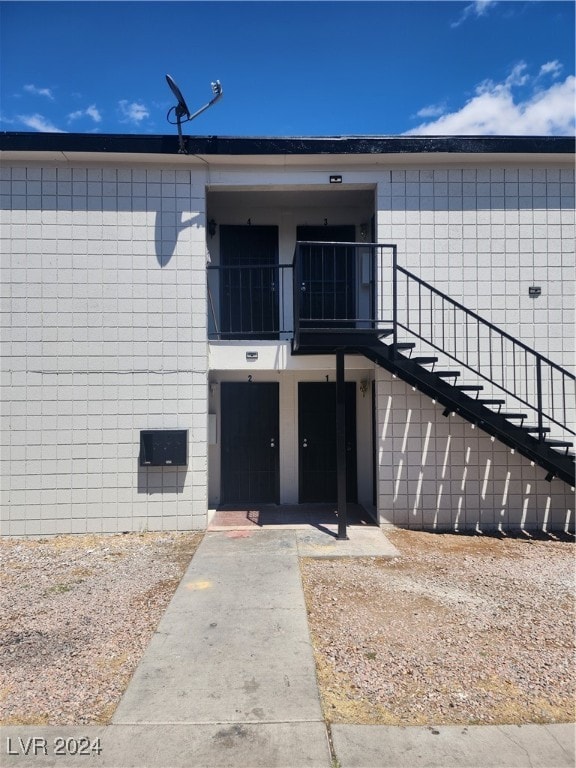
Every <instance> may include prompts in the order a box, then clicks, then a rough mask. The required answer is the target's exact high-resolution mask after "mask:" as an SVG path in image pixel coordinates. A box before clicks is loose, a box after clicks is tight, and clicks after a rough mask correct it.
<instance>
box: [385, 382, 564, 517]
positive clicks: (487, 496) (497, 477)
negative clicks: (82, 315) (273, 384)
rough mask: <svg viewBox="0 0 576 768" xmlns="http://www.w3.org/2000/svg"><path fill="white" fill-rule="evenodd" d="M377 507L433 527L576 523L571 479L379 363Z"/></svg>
mask: <svg viewBox="0 0 576 768" xmlns="http://www.w3.org/2000/svg"><path fill="white" fill-rule="evenodd" d="M376 387H377V389H376V391H377V411H378V421H377V430H376V443H377V454H378V463H379V473H378V499H377V504H378V515H379V522H380V523H381V524H382V525H397V526H400V527H408V528H416V529H422V528H426V529H432V530H453V531H461V530H478V531H481V532H484V531H489V530H518V529H526V530H568V529H570V530H572V531H573V530H574V519H575V515H574V506H575V505H574V501H575V500H574V494H573V492H572V491H571V490H570V488H569V487H568V486H567V485H566V483H564V482H562V481H561V480H558V479H554V480H553V481H552V482H551V483H549V482H547V481H546V479H545V474H546V473H545V471H544V470H543V469H542V468H540V467H534V466H532V464H531V462H530V461H528V460H527V459H525V458H524V457H523V456H520V455H519V454H517V453H514V452H512V451H511V449H510V448H508V447H506V446H505V445H503V444H502V443H500V442H498V441H497V440H492V438H491V437H489V436H488V435H487V434H486V433H485V432H482V431H481V430H479V429H478V428H474V427H473V426H472V425H471V424H469V423H468V422H467V421H465V420H464V419H462V418H460V417H459V416H455V415H451V416H449V417H444V416H443V415H442V413H443V408H442V407H441V406H438V405H436V404H434V403H433V402H432V400H431V399H430V398H428V397H426V396H425V395H422V394H421V393H419V392H416V391H414V390H413V389H412V387H411V386H409V385H408V384H406V383H405V382H403V381H401V380H400V379H396V378H393V377H392V376H391V375H390V374H388V373H387V372H386V371H384V370H382V369H377V370H376Z"/></svg>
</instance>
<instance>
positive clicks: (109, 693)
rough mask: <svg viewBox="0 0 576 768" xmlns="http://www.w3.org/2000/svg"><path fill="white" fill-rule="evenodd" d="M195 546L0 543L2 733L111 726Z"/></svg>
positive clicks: (183, 542)
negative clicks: (33, 727)
mask: <svg viewBox="0 0 576 768" xmlns="http://www.w3.org/2000/svg"><path fill="white" fill-rule="evenodd" d="M201 540H202V534H198V533H144V534H124V535H118V536H96V535H88V536H58V537H54V538H50V539H41V540H14V539H4V540H0V556H1V558H2V574H1V586H0V723H2V724H3V725H30V724H37V725H40V724H46V725H65V724H75V725H83V724H103V723H107V722H109V720H110V718H111V716H112V714H113V713H114V710H115V709H116V706H117V705H118V702H119V701H120V697H121V696H122V693H123V692H124V690H125V688H126V686H127V684H128V681H129V680H130V678H131V676H132V674H133V672H134V670H135V669H136V666H137V664H138V662H139V661H140V659H141V657H142V654H143V652H144V650H145V648H146V646H147V645H148V642H149V640H150V638H151V636H152V634H153V632H154V630H155V629H156V627H157V625H158V622H159V621H160V618H161V616H162V614H163V612H164V610H165V608H166V606H167V605H168V602H169V600H170V598H171V597H172V595H173V594H174V591H175V589H176V587H177V585H178V583H179V581H180V579H181V577H182V575H183V573H184V571H185V569H186V567H187V565H188V563H189V562H190V560H191V558H192V556H193V554H194V552H195V550H196V548H197V546H198V544H199V543H200V541H201Z"/></svg>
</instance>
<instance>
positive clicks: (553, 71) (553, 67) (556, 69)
mask: <svg viewBox="0 0 576 768" xmlns="http://www.w3.org/2000/svg"><path fill="white" fill-rule="evenodd" d="M561 71H562V64H560V62H559V61H558V60H557V59H555V60H554V61H547V62H546V64H542V66H541V67H540V72H539V73H538V75H539V76H541V77H544V75H552V77H558V76H559V75H560V72H561Z"/></svg>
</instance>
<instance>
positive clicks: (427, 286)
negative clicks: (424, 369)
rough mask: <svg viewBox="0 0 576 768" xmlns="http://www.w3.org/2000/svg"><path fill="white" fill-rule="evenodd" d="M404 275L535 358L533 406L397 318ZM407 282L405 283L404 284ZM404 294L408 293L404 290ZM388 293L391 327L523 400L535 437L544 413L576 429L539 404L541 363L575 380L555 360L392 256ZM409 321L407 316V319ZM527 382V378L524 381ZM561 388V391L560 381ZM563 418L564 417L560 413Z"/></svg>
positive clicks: (540, 434) (541, 430)
mask: <svg viewBox="0 0 576 768" xmlns="http://www.w3.org/2000/svg"><path fill="white" fill-rule="evenodd" d="M399 272H400V273H402V274H404V275H405V276H406V277H407V278H409V279H410V280H413V281H414V282H416V283H417V284H419V285H420V286H422V287H424V288H425V289H426V290H428V291H429V292H430V293H432V294H435V295H436V296H438V297H439V298H440V299H441V300H442V301H445V302H447V303H448V304H450V305H452V306H453V307H454V308H455V309H458V310H460V311H461V312H463V313H465V314H466V315H467V316H468V317H471V318H472V319H473V320H475V321H476V322H477V323H478V324H479V325H482V326H485V327H486V328H488V329H489V330H490V331H493V332H494V333H495V334H497V335H498V336H500V337H501V338H503V339H507V340H508V341H509V342H511V343H512V344H513V345H514V346H516V347H520V349H522V350H524V352H525V353H528V354H530V355H532V356H533V357H534V358H535V382H536V401H537V402H536V405H534V404H533V403H531V402H528V401H527V400H525V399H523V398H522V397H521V396H520V395H519V394H518V392H513V391H510V390H509V389H507V388H506V386H504V383H503V382H502V383H498V382H497V381H495V380H494V379H493V378H490V377H489V376H487V375H486V373H485V372H483V371H481V370H479V369H478V368H479V366H478V368H473V367H472V366H471V365H469V364H468V363H467V362H465V361H464V360H462V359H460V358H459V357H456V356H455V355H452V354H450V352H449V351H447V350H446V349H445V348H444V347H440V346H438V345H437V344H435V343H434V342H433V341H432V340H431V339H427V338H426V337H425V336H422V335H420V334H419V333H417V332H416V331H415V330H414V329H413V328H411V327H409V325H405V324H404V323H402V322H400V321H399V318H398V314H399V307H398V301H399V297H398V273H399ZM407 285H408V283H407ZM407 295H408V292H407ZM392 296H393V316H394V327H395V329H396V328H397V327H400V328H403V329H404V330H406V331H408V332H409V333H411V334H413V335H414V336H416V337H417V338H420V339H422V340H423V341H424V342H425V343H427V344H428V345H430V346H431V347H433V348H434V349H437V350H439V351H441V352H442V353H443V354H445V355H446V356H447V357H449V358H451V359H452V360H455V361H456V362H458V363H459V364H461V365H464V366H465V367H466V368H468V370H471V371H473V372H474V373H476V374H478V375H479V376H481V377H482V378H483V379H485V380H486V381H489V382H491V383H492V384H494V385H495V386H496V387H498V388H499V389H501V390H502V391H504V392H507V393H508V394H510V395H512V396H513V397H514V398H516V399H517V400H518V401H519V402H521V403H523V404H524V405H527V406H528V407H529V408H531V409H533V410H534V411H536V413H537V418H538V424H537V427H538V439H539V440H540V441H541V442H543V441H544V439H545V432H544V415H545V416H546V418H547V419H548V420H550V421H552V422H554V423H555V424H557V425H558V426H560V427H562V428H563V429H565V430H566V431H567V432H569V433H570V434H573V435H574V434H576V432H575V431H574V430H573V429H572V428H571V427H569V426H568V425H567V424H566V423H563V422H560V421H558V420H557V419H556V418H555V417H554V416H553V415H551V414H550V413H546V414H545V413H544V406H543V388H542V366H543V365H547V366H549V367H550V368H552V369H555V370H556V371H557V372H558V373H559V374H560V375H561V376H562V377H565V378H566V379H568V380H571V381H573V382H575V383H576V376H575V375H573V374H572V373H571V372H570V371H568V370H566V369H565V368H563V367H562V366H561V365H559V364H558V363H555V362H554V361H553V360H550V359H549V358H547V357H545V356H544V355H542V354H541V353H540V352H537V351H536V350H534V349H532V348H531V347H529V346H528V345H527V344H525V343H524V342H522V341H520V340H519V339H516V338H515V337H514V336H512V335H511V334H509V333H507V332H506V331H504V330H502V329H501V328H499V327H498V326H497V325H494V323H491V322H490V321H488V320H486V319H485V318H483V317H481V315H479V314H478V313H476V312H474V311H473V310H471V309H468V308H467V307H465V306H464V305H463V304H462V303H460V302H459V301H456V300H455V299H453V298H451V297H450V296H448V295H447V294H445V293H443V292H442V291H440V290H438V288H435V287H434V286H433V285H430V284H429V283H427V282H426V281H425V280H423V279H422V278H420V277H418V276H417V275H415V274H414V273H412V272H410V271H409V270H407V269H405V268H404V267H401V266H399V265H398V264H397V263H396V260H395V259H394V265H393V286H392ZM408 322H409V318H408ZM396 340H397V334H396V331H395V334H394V341H395V343H396ZM478 354H480V349H479V350H478ZM527 382H528V380H527ZM563 390H564V384H563ZM563 395H564V400H565V392H563ZM563 411H564V414H565V412H566V407H565V402H564V407H563ZM564 420H566V419H565V416H564Z"/></svg>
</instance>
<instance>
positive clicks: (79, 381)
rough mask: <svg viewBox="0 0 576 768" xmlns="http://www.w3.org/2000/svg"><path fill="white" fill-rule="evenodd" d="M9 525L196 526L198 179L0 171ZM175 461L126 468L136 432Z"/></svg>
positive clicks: (202, 367) (200, 379)
mask: <svg viewBox="0 0 576 768" xmlns="http://www.w3.org/2000/svg"><path fill="white" fill-rule="evenodd" d="M1 193H2V205H1V209H2V238H3V243H2V273H3V274H2V278H3V279H2V290H3V296H2V312H3V318H2V326H3V329H4V331H3V332H4V337H3V350H4V354H5V360H4V363H3V366H2V384H3V387H4V391H3V402H4V407H3V411H2V441H3V444H2V465H3V477H4V481H3V487H2V496H3V498H2V501H3V517H2V532H3V533H4V534H7V535H24V534H56V533H81V532H90V531H98V532H100V531H102V532H116V531H133V530H142V529H148V530H161V529H190V528H203V527H205V524H206V510H207V490H206V486H207V449H206V442H207V434H206V432H207V424H206V421H207V398H206V382H207V373H206V369H207V352H206V332H205V327H206V297H205V260H206V247H205V237H204V218H205V216H204V174H203V173H202V172H200V173H198V174H197V175H196V176H194V177H193V176H192V172H191V171H188V170H160V169H155V168H122V167H118V168H116V167H106V168H102V167H69V166H64V165H62V166H55V167H52V166H50V167H36V166H30V167H21V166H15V167H13V168H3V169H2V190H1ZM160 428H162V429H175V428H178V429H188V430H189V463H188V467H187V468H172V469H168V468H164V469H156V468H154V469H140V468H139V466H138V454H139V433H140V430H142V429H160Z"/></svg>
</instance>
